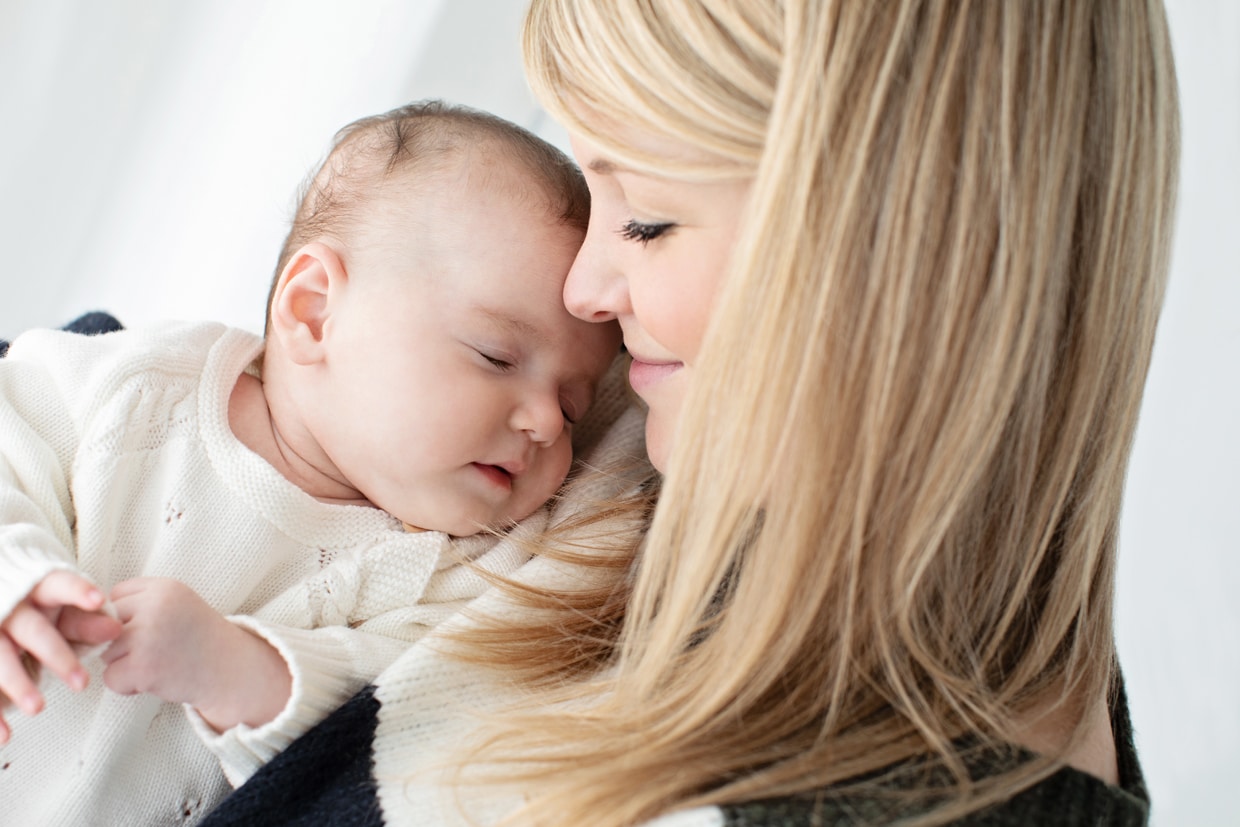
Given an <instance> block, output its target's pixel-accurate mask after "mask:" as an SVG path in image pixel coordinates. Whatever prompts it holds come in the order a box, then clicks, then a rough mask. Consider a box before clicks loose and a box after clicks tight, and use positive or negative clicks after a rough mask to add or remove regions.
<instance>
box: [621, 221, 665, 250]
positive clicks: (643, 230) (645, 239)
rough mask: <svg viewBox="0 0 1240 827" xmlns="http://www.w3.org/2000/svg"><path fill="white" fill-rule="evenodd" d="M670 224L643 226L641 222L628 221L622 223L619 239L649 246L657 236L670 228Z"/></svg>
mask: <svg viewBox="0 0 1240 827" xmlns="http://www.w3.org/2000/svg"><path fill="white" fill-rule="evenodd" d="M672 226H673V225H672V224H671V222H664V223H662V224H644V223H642V222H641V221H636V220H634V219H631V218H630V219H629V220H628V221H626V222H624V226H623V227H621V228H620V237H621V238H624V239H626V240H628V241H640V242H641V243H642V244H649V243H650V242H651V241H654V240H655V239H656V238H658V237H659V236H661V235H663V234H664V233H665V232H667V231H668V230H670V229H671V228H672Z"/></svg>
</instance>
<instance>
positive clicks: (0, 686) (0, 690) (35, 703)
mask: <svg viewBox="0 0 1240 827" xmlns="http://www.w3.org/2000/svg"><path fill="white" fill-rule="evenodd" d="M0 695H3V696H5V697H7V698H8V699H10V700H11V701H12V702H13V703H14V704H15V705H16V706H17V708H18V709H20V710H21V711H22V712H25V713H26V714H27V715H37V714H38V713H39V711H40V710H42V709H43V696H42V695H41V694H40V693H39V688H38V687H37V686H35V684H34V681H33V680H32V679H31V675H30V669H29V667H28V666H27V664H26V663H25V661H24V660H23V658H22V653H21V650H19V649H18V648H17V646H15V645H14V644H13V641H12V640H10V639H9V636H8V635H6V634H4V633H3V632H0ZM6 729H7V724H6Z"/></svg>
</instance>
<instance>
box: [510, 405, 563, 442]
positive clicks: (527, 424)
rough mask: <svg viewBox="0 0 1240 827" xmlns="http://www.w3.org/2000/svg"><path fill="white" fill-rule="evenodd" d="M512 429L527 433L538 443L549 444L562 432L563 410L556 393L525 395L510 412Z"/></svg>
mask: <svg viewBox="0 0 1240 827" xmlns="http://www.w3.org/2000/svg"><path fill="white" fill-rule="evenodd" d="M512 427H513V429H514V430H517V431H522V432H524V433H526V434H529V437H530V440H531V441H533V442H535V443H537V444H539V445H550V444H551V443H553V442H555V441H556V440H557V439H559V437H560V434H562V433H564V411H563V410H562V409H561V407H560V399H559V396H558V395H556V394H545V393H537V394H531V395H529V396H528V397H526V398H525V399H524V400H522V402H521V403H520V404H519V405H517V407H516V408H515V409H514V410H513V414H512Z"/></svg>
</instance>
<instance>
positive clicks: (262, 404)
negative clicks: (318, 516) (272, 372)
mask: <svg viewBox="0 0 1240 827" xmlns="http://www.w3.org/2000/svg"><path fill="white" fill-rule="evenodd" d="M228 425H229V427H230V428H231V429H232V432H233V435H234V436H236V437H237V440H238V441H239V442H241V444H242V445H244V446H245V447H247V448H249V449H250V450H251V451H253V452H254V453H256V454H258V455H259V456H260V457H262V458H263V459H265V460H266V461H267V462H268V464H270V465H271V466H272V467H273V468H275V469H276V470H277V471H279V472H280V474H281V475H282V476H283V477H284V478H285V479H287V480H288V481H289V482H291V483H293V484H294V485H296V486H297V487H298V488H300V489H301V490H303V491H305V492H306V493H307V494H309V495H310V496H312V497H314V498H315V499H317V500H321V501H323V502H328V503H344V504H349V505H365V506H370V505H371V503H370V502H369V501H368V500H367V499H366V498H365V497H363V496H362V495H361V493H360V492H359V491H358V490H357V489H356V488H354V487H353V486H351V485H349V484H348V482H346V481H343V480H342V479H339V478H337V477H336V476H333V475H332V474H331V472H330V471H327V470H324V469H323V468H321V467H320V466H319V464H316V462H314V461H313V459H312V458H308V457H309V454H310V452H309V451H303V450H301V449H299V445H300V443H303V442H305V441H306V440H310V437H309V435H308V434H306V433H300V434H299V433H296V432H293V433H286V432H285V429H282V428H281V427H280V425H279V423H277V422H276V421H275V418H274V417H273V416H272V412H271V407H270V405H268V402H267V395H266V393H265V392H264V389H263V383H262V381H261V380H259V379H258V377H256V376H253V375H251V374H249V373H243V374H241V376H240V378H238V379H237V384H236V385H235V386H234V387H233V390H232V395H231V396H229V398H228ZM310 441H311V442H313V440H310ZM314 447H315V449H316V450H317V446H314ZM319 453H321V452H319ZM323 460H324V461H326V457H324V458H323ZM333 470H334V469H333Z"/></svg>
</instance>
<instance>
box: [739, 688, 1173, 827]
mask: <svg viewBox="0 0 1240 827" xmlns="http://www.w3.org/2000/svg"><path fill="white" fill-rule="evenodd" d="M1111 727H1112V731H1113V732H1114V734H1115V751H1116V757H1117V759H1118V760H1117V763H1118V768H1119V786H1117V787H1113V786H1111V785H1109V784H1106V783H1104V782H1103V781H1101V780H1100V779H1098V778H1096V777H1094V776H1092V775H1089V774H1087V773H1083V772H1081V771H1079V770H1075V769H1072V768H1070V767H1065V768H1063V769H1061V770H1059V771H1058V772H1056V773H1055V774H1054V775H1051V776H1050V777H1048V778H1046V779H1045V780H1044V781H1042V782H1040V783H1038V784H1035V785H1034V786H1033V787H1030V788H1029V789H1027V790H1025V791H1024V792H1022V793H1020V794H1019V795H1016V796H1014V797H1012V798H1010V799H1008V800H1007V801H1004V802H1003V803H1001V804H997V805H995V806H993V807H990V808H988V809H986V810H983V811H981V812H978V813H975V814H973V815H971V816H969V817H967V818H965V819H962V820H961V821H958V822H956V823H957V824H960V825H968V827H1028V825H1044V824H1045V825H1055V827H1076V825H1080V827H1104V825H1105V827H1142V826H1143V825H1145V824H1147V823H1148V822H1149V814H1150V797H1149V793H1148V792H1147V791H1146V788H1145V779H1144V777H1143V776H1142V774H1141V765H1140V763H1139V762H1138V760H1137V751H1136V747H1135V745H1134V744H1133V737H1132V721H1131V720H1130V718H1129V714H1128V700H1127V698H1126V696H1125V694H1124V688H1123V684H1122V683H1120V684H1119V686H1118V688H1117V691H1116V693H1115V701H1114V704H1113V706H1112V709H1111ZM1031 757H1032V756H1031V755H1030V754H1029V753H1027V752H1024V751H1021V750H1007V751H999V752H991V753H990V754H989V756H988V757H987V758H985V759H982V760H980V761H978V762H976V763H975V764H974V765H973V766H972V767H971V770H972V772H973V774H974V776H975V777H982V776H986V775H994V774H996V773H998V772H1003V771H1005V770H1007V769H1011V768H1013V767H1014V766H1015V765H1017V764H1018V763H1020V762H1022V761H1026V760H1028V759H1030V758H1031ZM722 809H723V816H724V824H725V825H728V827H837V826H838V827H843V826H844V825H862V824H864V825H870V824H888V823H890V822H892V821H894V820H896V818H897V817H898V815H899V811H898V810H896V811H894V812H893V807H892V805H891V803H890V802H885V801H879V800H876V799H874V798H860V797H857V796H848V795H842V794H838V793H837V794H835V795H833V794H832V792H831V790H829V789H828V790H824V791H823V792H822V794H821V795H818V796H806V797H795V798H776V799H769V800H765V801H752V802H749V803H746V804H738V805H732V806H727V807H724V808H722ZM910 814H911V813H907V812H906V813H905V815H910Z"/></svg>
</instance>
